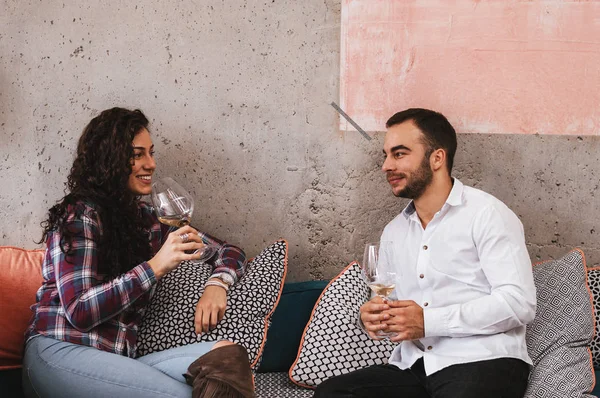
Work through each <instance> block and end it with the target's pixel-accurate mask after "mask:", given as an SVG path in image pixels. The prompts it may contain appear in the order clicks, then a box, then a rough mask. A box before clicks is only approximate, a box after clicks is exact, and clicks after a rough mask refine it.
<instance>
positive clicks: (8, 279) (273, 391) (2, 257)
mask: <svg viewBox="0 0 600 398" xmlns="http://www.w3.org/2000/svg"><path fill="white" fill-rule="evenodd" d="M42 257H43V251H39V250H36V251H26V250H23V249H20V248H7V247H0V305H1V307H0V396H2V397H6V398H11V397H22V396H23V393H22V389H21V368H20V355H21V353H22V338H21V340H18V338H17V337H15V336H18V335H19V334H20V335H22V333H23V331H24V330H25V327H26V325H27V323H28V320H29V317H30V311H29V305H31V304H32V303H33V302H34V301H35V292H36V290H37V288H38V287H39V285H40V283H41V274H40V264H41V261H42ZM327 283H328V281H307V282H296V283H286V284H285V285H284V288H283V291H282V294H281V298H280V300H279V303H278V305H277V308H276V310H275V312H274V313H273V316H272V323H271V326H270V328H269V331H268V334H267V341H266V344H265V347H264V351H263V355H262V360H261V363H260V367H259V369H258V372H257V373H256V375H255V382H256V391H257V397H277V398H284V397H311V396H312V390H309V389H305V388H302V387H299V386H297V385H296V384H294V383H292V382H291V381H290V379H289V376H288V370H289V369H290V367H291V366H292V364H293V363H294V361H295V360H296V357H297V354H298V349H299V345H300V343H301V339H302V336H303V333H304V330H305V326H306V324H307V322H308V321H309V319H310V317H311V314H312V311H313V307H314V306H315V302H316V301H317V300H318V299H319V297H320V295H321V293H322V291H323V289H324V288H325V287H326V286H327ZM599 372H600V370H596V372H595V373H596V377H598V376H599V375H600V373H599ZM592 393H593V394H594V395H597V396H600V386H598V385H596V387H595V389H594V391H593V392H592Z"/></svg>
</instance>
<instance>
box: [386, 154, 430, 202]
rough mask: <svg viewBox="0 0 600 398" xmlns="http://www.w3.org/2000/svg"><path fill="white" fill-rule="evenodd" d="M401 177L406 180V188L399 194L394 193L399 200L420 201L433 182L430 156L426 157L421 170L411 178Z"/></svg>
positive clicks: (420, 167) (402, 175) (416, 171)
mask: <svg viewBox="0 0 600 398" xmlns="http://www.w3.org/2000/svg"><path fill="white" fill-rule="evenodd" d="M400 176H401V177H405V178H406V186H405V187H404V188H402V190H400V191H399V192H398V193H394V195H395V196H397V197H399V198H406V199H413V200H414V199H418V198H419V197H420V196H421V195H423V192H425V190H426V189H427V187H428V186H429V184H431V181H432V180H433V171H431V166H430V165H429V156H424V157H423V160H422V161H421V164H420V165H419V168H418V169H417V170H415V171H414V172H413V173H412V174H411V175H410V176H408V175H406V174H401V175H400Z"/></svg>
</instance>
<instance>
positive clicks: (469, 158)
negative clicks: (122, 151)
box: [0, 0, 600, 280]
mask: <svg viewBox="0 0 600 398" xmlns="http://www.w3.org/2000/svg"><path fill="white" fill-rule="evenodd" d="M1 1H2V3H1V4H2V6H1V7H2V10H3V12H1V13H0V137H1V141H0V142H1V144H0V145H1V146H0V220H2V222H0V244H1V245H17V246H22V247H26V248H33V247H36V246H37V245H36V244H35V243H34V242H33V241H34V240H36V239H39V235H40V232H41V229H40V227H39V223H40V221H42V219H43V218H44V215H45V213H46V211H47V209H48V207H49V206H51V205H52V204H53V203H54V202H55V201H56V200H58V199H59V198H60V197H61V196H62V195H63V188H64V181H65V180H66V176H67V173H68V170H69V168H70V165H71V162H72V159H73V151H74V148H75V145H76V140H77V138H78V137H79V134H80V132H81V129H82V128H83V127H84V125H85V124H86V123H87V122H88V121H89V120H90V118H91V117H93V116H94V115H96V114H97V113H98V112H99V111H101V110H103V109H105V108H108V107H112V106H126V107H140V108H141V109H142V110H143V111H144V112H145V113H146V114H147V115H148V116H149V118H150V119H151V121H152V127H151V133H152V135H153V138H154V142H155V144H156V147H157V148H156V149H157V162H158V165H159V169H158V171H157V173H158V174H159V175H161V176H173V177H174V178H175V179H177V180H179V181H180V182H181V183H182V184H183V185H185V186H186V187H188V188H189V189H190V191H192V193H193V194H194V195H195V197H196V203H197V207H196V208H197V210H196V214H195V215H194V220H193V221H194V224H195V225H198V226H200V227H201V228H202V229H204V230H206V231H207V232H210V233H213V234H215V235H217V236H220V237H223V238H226V239H227V240H229V241H231V242H233V243H236V244H239V245H241V246H243V247H244V248H245V249H246V251H247V252H248V254H249V255H256V254H257V253H258V252H259V251H260V249H261V248H262V247H263V246H265V245H266V244H267V243H269V242H271V241H273V240H275V239H277V238H279V237H285V238H286V239H287V240H288V242H289V244H290V253H289V260H290V262H289V265H290V271H289V273H288V278H289V280H304V279H313V278H323V277H331V276H333V275H335V274H336V273H337V272H338V271H339V270H340V269H341V268H342V267H343V266H344V265H345V264H347V263H348V262H349V261H351V260H352V259H354V258H357V256H358V255H360V253H361V251H362V247H363V244H364V243H365V241H367V240H375V239H377V237H378V235H379V234H380V232H381V230H382V228H383V226H384V225H385V224H386V223H387V222H388V221H389V220H390V219H391V218H392V217H393V216H394V215H396V214H397V213H398V212H399V211H401V209H402V208H403V205H404V201H402V200H398V199H396V198H394V197H393V196H392V195H391V193H390V191H389V188H388V186H387V183H386V182H385V180H384V178H383V175H382V173H381V172H380V171H379V166H380V162H381V145H382V140H383V134H382V133H374V134H373V135H374V139H373V140H371V141H367V140H365V139H364V138H362V137H361V136H360V135H359V134H358V133H355V132H347V133H345V132H340V131H339V119H338V117H337V114H336V113H335V111H334V110H333V108H331V107H330V106H329V103H330V102H331V101H338V100H339V77H340V62H339V58H340V12H341V3H340V0H325V1H314V0H309V1H303V2H298V1H290V0H285V1H284V0H269V1H247V2H240V1H230V0H228V1H210V2H209V1H193V0H188V1H178V2H162V1H156V0H155V1H145V2H138V4H137V5H136V4H131V3H130V2H126V1H112V2H110V6H109V5H107V3H109V2H86V3H81V4H80V2H75V1H72V0H67V1H64V2H60V3H56V2H40V1H27V0H20V1H14V0H1ZM590 89H594V88H593V87H591V88H590ZM401 107H404V106H401ZM398 110H399V109H398ZM449 116H450V117H451V118H452V117H454V115H449ZM359 123H360V121H359ZM459 145H460V149H459V153H458V154H457V160H456V173H455V175H456V176H457V177H459V178H461V179H462V180H463V182H465V183H467V184H470V185H474V186H476V187H479V188H481V189H484V190H487V191H489V192H491V193H493V194H495V195H496V196H498V197H499V198H500V199H502V200H504V201H505V202H506V203H507V204H508V205H509V206H511V207H512V208H513V209H514V210H515V212H516V213H517V214H518V215H519V216H520V217H521V219H522V221H523V223H524V224H525V226H526V233H527V238H528V241H529V249H530V252H531V255H532V259H534V260H536V259H546V258H549V257H552V256H557V255H560V254H562V253H564V252H565V251H566V250H568V249H569V248H571V247H573V246H580V247H582V248H583V249H584V250H585V252H586V253H587V254H588V256H589V263H590V265H592V264H597V263H599V262H600V245H598V244H597V243H596V236H597V234H600V225H599V221H600V216H599V215H598V213H597V210H596V209H597V208H598V199H597V198H596V197H595V195H596V189H597V186H598V171H597V170H598V169H597V164H598V163H599V160H600V159H599V158H600V155H599V153H600V151H599V150H598V149H600V142H599V140H598V138H597V137H594V136H580V137H578V136H569V137H566V136H560V135H556V136H541V135H510V134H508V135H483V134H461V135H460V137H459Z"/></svg>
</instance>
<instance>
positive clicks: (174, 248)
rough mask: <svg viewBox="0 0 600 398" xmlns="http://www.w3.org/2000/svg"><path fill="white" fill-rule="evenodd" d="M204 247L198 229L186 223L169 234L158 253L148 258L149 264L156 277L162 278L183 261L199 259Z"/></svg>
mask: <svg viewBox="0 0 600 398" xmlns="http://www.w3.org/2000/svg"><path fill="white" fill-rule="evenodd" d="M203 248H204V243H203V242H202V239H201V238H200V235H198V231H196V230H195V229H194V228H192V227H190V226H189V225H186V226H184V227H181V228H179V229H178V230H176V231H173V232H171V233H170V234H169V236H168V237H167V239H166V240H165V242H164V243H163V245H162V247H161V248H160V250H159V251H158V253H156V255H155V256H154V257H152V258H151V259H150V260H148V264H149V265H150V268H152V271H154V274H155V276H156V279H160V278H162V277H163V276H164V275H166V274H167V273H169V272H170V271H172V270H174V269H175V268H177V266H178V265H179V263H180V262H182V261H186V260H199V259H200V258H201V257H202V249H203ZM186 252H189V253H186Z"/></svg>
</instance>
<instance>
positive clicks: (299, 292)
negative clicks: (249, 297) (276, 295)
mask: <svg viewBox="0 0 600 398" xmlns="http://www.w3.org/2000/svg"><path fill="white" fill-rule="evenodd" d="M327 283H328V281H307V282H294V283H286V284H285V285H284V286H283V292H282V293H281V298H280V299H279V304H278V305H277V308H276V309H275V312H274V313H273V317H272V318H271V327H270V328H269V332H268V333H267V343H266V344H265V349H264V351H263V357H262V362H261V364H260V368H259V369H258V371H259V372H261V373H266V372H287V371H288V370H289V368H290V367H291V366H292V364H293V363H294V361H295V360H296V356H297V355H298V347H299V346H300V339H301V338H302V333H304V328H305V327H306V324H307V323H308V320H309V318H310V315H311V313H312V310H313V307H314V306H315V303H316V301H317V299H318V298H319V296H320V295H321V292H323V289H325V286H327Z"/></svg>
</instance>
